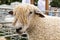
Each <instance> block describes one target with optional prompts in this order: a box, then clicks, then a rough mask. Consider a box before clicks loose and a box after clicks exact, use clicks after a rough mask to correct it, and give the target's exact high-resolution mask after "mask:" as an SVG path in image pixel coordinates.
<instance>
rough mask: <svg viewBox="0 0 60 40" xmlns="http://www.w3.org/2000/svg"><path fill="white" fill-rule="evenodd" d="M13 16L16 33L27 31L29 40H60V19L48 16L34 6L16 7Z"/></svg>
mask: <svg viewBox="0 0 60 40" xmlns="http://www.w3.org/2000/svg"><path fill="white" fill-rule="evenodd" d="M13 15H14V16H15V20H14V22H13V25H14V26H15V27H16V32H17V33H18V34H22V33H24V32H25V31H27V33H28V34H29V40H60V17H55V16H47V15H45V14H43V12H41V11H40V9H39V8H37V7H36V6H34V5H32V4H20V5H18V6H16V7H15V8H14V9H13ZM17 23H18V25H17Z"/></svg>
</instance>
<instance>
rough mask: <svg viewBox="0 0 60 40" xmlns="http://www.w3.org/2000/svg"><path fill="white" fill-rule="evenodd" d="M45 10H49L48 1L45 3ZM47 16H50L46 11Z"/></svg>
mask: <svg viewBox="0 0 60 40" xmlns="http://www.w3.org/2000/svg"><path fill="white" fill-rule="evenodd" d="M45 10H49V1H48V0H46V1H45ZM45 14H47V15H48V14H49V13H48V11H46V13H45Z"/></svg>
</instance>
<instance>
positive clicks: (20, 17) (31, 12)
mask: <svg viewBox="0 0 60 40" xmlns="http://www.w3.org/2000/svg"><path fill="white" fill-rule="evenodd" d="M13 15H14V16H15V21H14V23H13V24H14V25H15V26H16V27H17V29H16V31H17V32H18V33H23V32H25V31H26V29H28V28H29V25H30V21H31V20H32V18H33V16H35V15H37V16H39V17H41V18H42V17H45V16H44V15H43V14H42V13H41V11H40V10H39V9H38V8H37V7H36V6H34V5H31V4H21V5H18V6H17V7H15V8H14V10H13ZM17 22H18V24H17ZM16 24H17V25H16Z"/></svg>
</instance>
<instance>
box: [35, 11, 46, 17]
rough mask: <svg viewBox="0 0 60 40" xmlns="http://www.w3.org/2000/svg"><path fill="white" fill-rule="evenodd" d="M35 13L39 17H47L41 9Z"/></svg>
mask: <svg viewBox="0 0 60 40" xmlns="http://www.w3.org/2000/svg"><path fill="white" fill-rule="evenodd" d="M35 14H36V15H38V16H39V17H45V16H44V15H43V14H42V13H41V12H40V11H35Z"/></svg>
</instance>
